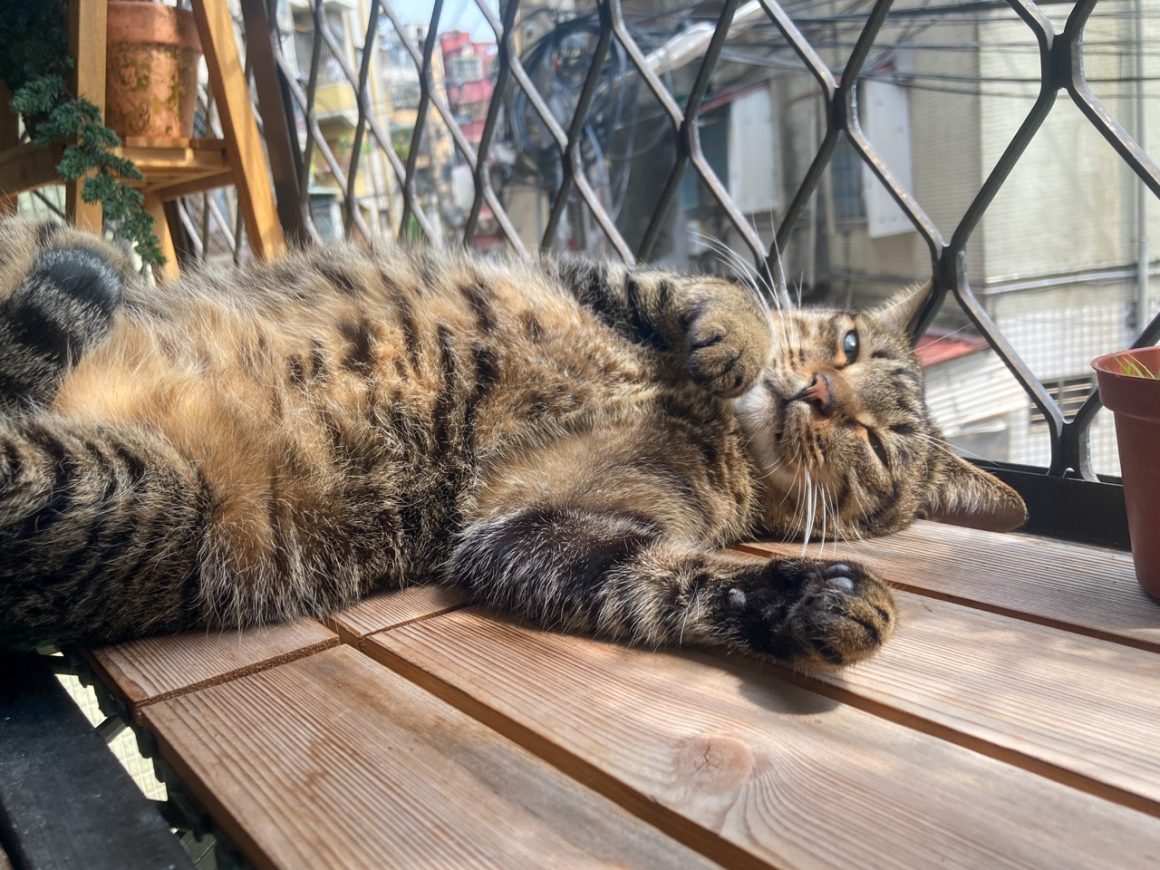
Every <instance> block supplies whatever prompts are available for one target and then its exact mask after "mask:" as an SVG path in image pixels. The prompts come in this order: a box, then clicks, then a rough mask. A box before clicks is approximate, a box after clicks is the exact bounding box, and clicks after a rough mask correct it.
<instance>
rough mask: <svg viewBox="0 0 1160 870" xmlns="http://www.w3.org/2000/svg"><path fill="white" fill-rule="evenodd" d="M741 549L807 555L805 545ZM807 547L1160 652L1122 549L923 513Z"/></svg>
mask: <svg viewBox="0 0 1160 870" xmlns="http://www.w3.org/2000/svg"><path fill="white" fill-rule="evenodd" d="M737 549H740V550H745V551H746V552H751V553H757V554H758V555H770V554H780V555H788V556H800V555H801V553H802V546H801V544H775V543H753V544H743V545H739V546H738V548H737ZM808 552H809V554H810V555H812V556H815V557H816V556H818V555H819V553H820V552H821V553H822V555H824V556H825V558H828V559H855V560H857V561H859V562H862V563H863V564H865V565H867V566H868V567H870V568H871V569H873V570H874V571H876V572H878V573H879V574H880V575H881V576H882V578H883V579H884V580H888V581H889V582H890V583H891V585H894V586H897V587H899V588H902V589H906V590H908V591H910V592H918V593H920V594H923V595H933V596H935V597H938V598H943V599H945V600H948V601H955V602H958V603H960V604H967V605H970V606H972V607H980V608H983V609H988V610H993V611H996V612H1000V613H1008V614H1013V615H1018V616H1020V617H1021V618H1024V619H1030V620H1033V621H1036V622H1041V623H1043V624H1046V625H1054V626H1058V627H1065V628H1069V629H1071V630H1073V631H1080V632H1083V633H1085V634H1089V635H1092V636H1094V637H1100V638H1103V639H1105V640H1113V641H1116V642H1119V643H1126V644H1129V645H1131V646H1136V647H1140V648H1142V649H1151V650H1157V651H1160V606H1158V605H1157V604H1156V603H1155V602H1154V601H1152V600H1151V599H1149V598H1148V597H1147V596H1146V595H1145V594H1144V593H1143V592H1142V591H1141V590H1140V587H1139V584H1137V583H1136V575H1135V573H1134V571H1133V569H1132V556H1131V554H1130V553H1124V552H1122V551H1120V550H1111V549H1105V548H1103V547H1091V546H1085V545H1081V544H1071V543H1067V542H1063V541H1053V540H1049V539H1047V538H1035V537H1031V536H1030V535H1013V534H1006V535H1003V534H995V533H992V532H980V531H976V530H974V529H964V528H961V527H959V526H948V525H943V524H940V523H932V522H925V521H919V522H916V523H915V524H914V525H913V526H911V527H910V528H909V529H906V530H905V531H902V532H899V533H897V534H894V535H889V536H887V537H884V538H873V539H871V540H868V541H864V542H856V543H846V542H839V543H830V542H827V543H826V545H825V548H824V551H823V550H822V549H821V548H819V547H817V546H815V545H811V546H810V547H809V548H808Z"/></svg>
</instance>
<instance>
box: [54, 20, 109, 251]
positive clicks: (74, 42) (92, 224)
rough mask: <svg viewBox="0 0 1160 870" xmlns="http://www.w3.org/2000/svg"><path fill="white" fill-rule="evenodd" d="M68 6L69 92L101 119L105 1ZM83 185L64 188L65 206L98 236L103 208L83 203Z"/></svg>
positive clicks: (80, 182)
mask: <svg viewBox="0 0 1160 870" xmlns="http://www.w3.org/2000/svg"><path fill="white" fill-rule="evenodd" d="M68 6H69V8H68V51H69V54H70V55H71V56H72V58H73V61H74V65H73V82H72V84H73V92H74V93H75V94H76V95H77V96H78V97H84V98H85V99H87V100H88V101H89V102H91V103H92V104H93V105H95V106H96V107H97V108H98V109H99V110H100V112H101V116H102V117H104V114H105V60H106V51H105V48H106V28H107V22H108V14H109V4H108V0H70V2H69V4H68ZM84 183H85V180H84V178H83V177H82V178H79V179H78V180H76V181H72V182H69V183H68V184H66V185H65V207H66V210H67V212H68V215H69V217H70V218H72V220H73V222H74V223H75V224H76V225H77V226H78V227H81V228H82V229H86V230H91V231H92V232H94V233H100V232H101V231H102V227H103V222H102V220H103V217H102V216H103V209H102V208H101V204H100V203H99V202H85V201H84V198H83V197H82V196H81V192H82V190H83V188H84Z"/></svg>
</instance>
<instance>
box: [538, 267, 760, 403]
mask: <svg viewBox="0 0 1160 870" xmlns="http://www.w3.org/2000/svg"><path fill="white" fill-rule="evenodd" d="M548 268H550V269H552V270H553V271H554V273H555V275H556V276H557V277H558V278H559V280H560V282H561V283H562V284H563V286H564V287H565V288H567V289H568V290H569V291H570V292H571V293H572V294H573V295H574V296H575V297H576V299H577V300H578V301H579V302H580V303H581V304H582V305H584V306H585V307H587V308H589V309H591V310H592V311H593V312H594V313H595V314H596V315H597V316H598V317H599V318H600V319H601V320H603V321H604V322H605V323H607V324H608V325H610V326H612V327H614V328H615V329H617V330H618V331H620V332H621V333H622V334H624V335H626V336H628V337H629V338H630V339H632V340H633V341H635V342H638V343H641V344H645V345H649V346H651V347H654V348H656V349H657V350H661V351H665V352H669V353H671V354H672V356H673V357H674V359H675V361H676V364H677V365H678V366H681V367H682V368H683V369H684V371H685V372H686V373H687V374H688V376H689V377H691V378H692V379H693V380H694V381H695V382H697V383H698V384H700V385H701V386H703V387H705V389H707V390H709V391H711V392H713V393H715V394H717V395H720V396H723V397H727V398H731V397H733V396H738V395H740V394H741V393H744V392H745V391H746V390H748V389H749V388H750V387H751V386H753V384H754V382H755V380H756V379H757V377H758V375H759V374H760V372H761V371H762V369H763V367H764V366H765V364H766V362H767V361H768V359H769V354H770V347H771V344H772V340H773V319H772V317H773V315H772V314H771V313H770V312H769V310H768V309H767V307H766V305H765V304H764V302H763V301H762V300H761V299H760V298H759V297H758V295H757V293H756V292H755V291H754V290H753V289H752V288H750V287H747V286H745V285H743V284H740V283H737V282H735V281H729V280H726V279H724V278H717V277H713V276H710V275H687V274H682V273H679V272H668V271H664V270H660V269H654V268H650V267H646V266H627V265H624V264H620V263H597V262H592V261H588V260H579V259H562V260H559V261H556V262H553V263H551V264H550V265H549V267H548Z"/></svg>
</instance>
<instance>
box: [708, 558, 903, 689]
mask: <svg viewBox="0 0 1160 870" xmlns="http://www.w3.org/2000/svg"><path fill="white" fill-rule="evenodd" d="M720 595H721V599H720V609H719V613H720V617H721V619H722V621H723V622H724V627H725V628H726V630H727V633H728V634H729V635H730V636H731V638H732V640H733V643H734V644H735V645H737V646H740V647H741V648H743V649H745V650H747V651H749V652H753V653H756V654H758V655H764V656H771V657H773V658H775V659H777V660H779V661H781V662H785V663H786V664H789V665H792V666H794V667H799V668H804V669H807V670H833V669H835V668H839V667H842V666H844V665H848V664H852V663H854V662H856V661H860V660H861V659H864V658H867V657H868V656H870V655H873V654H874V653H875V652H877V650H878V649H879V647H881V646H882V644H883V643H885V642H886V641H887V640H888V639H889V638H890V636H891V634H893V632H894V626H895V623H896V622H897V610H896V608H895V604H894V597H893V596H892V595H891V593H890V589H889V588H888V587H887V586H886V584H885V583H883V582H882V581H881V580H879V579H878V578H877V577H875V576H874V575H873V574H871V573H870V572H869V571H868V570H867V569H866V568H864V567H862V566H861V565H859V564H857V563H855V562H827V561H818V560H815V559H785V560H774V561H771V562H769V563H768V565H766V566H764V567H761V568H759V569H757V570H755V571H753V572H750V573H748V574H746V575H744V576H742V577H740V578H737V579H736V580H735V581H732V582H729V583H727V584H725V585H724V587H723V589H722V590H721V593H720Z"/></svg>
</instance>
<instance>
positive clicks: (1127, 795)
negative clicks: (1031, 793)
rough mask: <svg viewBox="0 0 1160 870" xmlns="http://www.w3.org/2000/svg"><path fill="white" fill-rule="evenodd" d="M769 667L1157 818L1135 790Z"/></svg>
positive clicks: (818, 690) (800, 683)
mask: <svg viewBox="0 0 1160 870" xmlns="http://www.w3.org/2000/svg"><path fill="white" fill-rule="evenodd" d="M772 667H773V670H774V671H775V672H776V673H777V675H778V676H779V677H781V678H782V679H783V680H785V681H786V682H787V683H791V684H793V685H795V686H797V687H798V688H801V689H805V690H806V691H809V692H813V693H815V694H818V695H822V696H823V697H826V698H829V699H831V700H833V701H837V702H838V703H840V704H845V705H846V706H848V707H853V708H855V709H857V710H862V711H863V712H865V713H869V714H870V715H872V716H877V717H878V718H879V719H884V720H886V721H887V722H893V723H894V724H896V725H901V726H903V727H905V728H910V729H911V730H913V731H918V732H920V733H922V734H927V735H929V736H931V737H936V738H938V739H939V740H943V741H945V742H947V743H953V744H955V745H956V746H961V747H962V748H963V749H968V750H970V751H972V752H977V753H978V754H980V755H983V756H986V757H987V758H992V759H994V760H995V761H1000V762H1002V763H1004V764H1010V765H1011V766H1013V767H1019V768H1022V769H1023V770H1026V771H1027V772H1028V773H1033V774H1035V775H1036V776H1041V777H1043V778H1044V779H1049V780H1051V781H1053V782H1057V783H1059V784H1060V785H1063V786H1067V787H1068V788H1073V789H1075V790H1076V791H1081V792H1084V793H1086V794H1090V795H1092V796H1093V797H1098V798H1101V799H1103V800H1107V801H1111V802H1112V803H1116V804H1119V805H1121V806H1124V807H1127V808H1128V809H1132V810H1136V811H1138V812H1142V813H1146V814H1148V815H1151V816H1155V817H1157V818H1160V803H1158V802H1157V801H1154V800H1150V799H1149V798H1146V797H1144V796H1142V795H1138V794H1136V793H1135V792H1132V791H1129V790H1127V789H1124V788H1119V787H1117V786H1114V785H1110V784H1108V783H1105V782H1100V781H1099V780H1097V779H1094V778H1092V777H1090V776H1087V775H1085V774H1083V773H1079V772H1077V771H1075V770H1071V769H1070V768H1066V767H1063V766H1061V765H1058V764H1053V763H1051V762H1049V761H1044V760H1043V759H1041V758H1036V757H1035V756H1033V755H1028V754H1027V753H1024V752H1020V751H1019V750H1017V749H1012V748H1010V747H1007V746H1003V745H1001V744H999V743H995V742H993V741H991V740H987V739H986V738H983V737H978V736H976V735H974V734H970V733H968V732H966V731H963V730H961V729H958V728H954V727H952V726H950V725H946V724H943V723H941V722H936V721H934V720H933V719H928V718H926V717H923V716H920V715H918V714H916V713H910V712H907V711H906V710H900V709H899V708H897V707H892V706H891V705H890V704H887V703H885V702H883V701H877V700H875V699H874V698H870V697H868V696H866V695H864V694H861V693H860V692H858V691H856V690H854V689H848V688H842V687H841V686H835V685H834V684H833V683H830V682H827V681H826V680H824V679H819V678H817V677H811V676H809V675H808V674H802V673H797V672H795V671H792V670H790V669H789V668H785V667H782V666H781V665H774V666H772Z"/></svg>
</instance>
